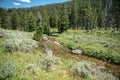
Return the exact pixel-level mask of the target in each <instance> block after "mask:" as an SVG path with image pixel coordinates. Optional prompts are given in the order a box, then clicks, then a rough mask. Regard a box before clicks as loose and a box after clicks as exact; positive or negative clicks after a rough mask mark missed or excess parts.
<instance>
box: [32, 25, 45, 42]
mask: <svg viewBox="0 0 120 80" xmlns="http://www.w3.org/2000/svg"><path fill="white" fill-rule="evenodd" d="M42 34H43V27H42V26H41V25H40V26H38V28H37V29H36V32H35V34H34V37H33V39H34V40H36V41H39V40H40V38H41V37H42Z"/></svg>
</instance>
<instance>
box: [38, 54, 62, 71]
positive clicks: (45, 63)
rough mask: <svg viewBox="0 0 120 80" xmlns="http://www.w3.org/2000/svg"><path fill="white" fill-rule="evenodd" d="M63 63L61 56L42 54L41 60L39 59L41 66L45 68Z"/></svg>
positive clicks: (48, 68)
mask: <svg viewBox="0 0 120 80" xmlns="http://www.w3.org/2000/svg"><path fill="white" fill-rule="evenodd" d="M60 63H61V60H60V58H58V57H55V56H53V57H50V56H46V55H45V56H42V58H41V59H40V61H38V64H39V67H40V68H41V69H44V70H50V69H51V68H52V67H53V65H58V64H60Z"/></svg>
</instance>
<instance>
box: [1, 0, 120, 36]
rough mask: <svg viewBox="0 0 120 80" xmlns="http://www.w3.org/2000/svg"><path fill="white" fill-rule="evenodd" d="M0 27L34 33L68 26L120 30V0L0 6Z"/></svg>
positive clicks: (74, 0)
mask: <svg viewBox="0 0 120 80" xmlns="http://www.w3.org/2000/svg"><path fill="white" fill-rule="evenodd" d="M0 27H1V28H4V29H14V30H15V29H17V30H21V31H28V32H32V31H34V30H36V29H38V28H39V29H41V32H44V33H46V34H49V31H50V28H57V29H58V31H59V32H64V31H66V30H67V29H85V30H93V29H112V30H113V31H115V30H119V29H120V0H71V1H68V2H65V3H57V4H49V5H45V6H38V7H31V8H18V9H15V8H12V9H3V8H0Z"/></svg>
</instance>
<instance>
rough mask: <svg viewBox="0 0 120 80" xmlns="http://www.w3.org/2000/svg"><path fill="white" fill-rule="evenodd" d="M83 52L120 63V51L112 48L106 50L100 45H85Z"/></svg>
mask: <svg viewBox="0 0 120 80" xmlns="http://www.w3.org/2000/svg"><path fill="white" fill-rule="evenodd" d="M83 53H84V54H86V55H89V56H93V57H96V58H99V59H102V60H106V61H109V62H113V63H117V64H119V63H120V55H119V53H116V52H113V51H111V50H106V49H104V48H101V47H100V46H98V47H93V46H85V47H84V48H83Z"/></svg>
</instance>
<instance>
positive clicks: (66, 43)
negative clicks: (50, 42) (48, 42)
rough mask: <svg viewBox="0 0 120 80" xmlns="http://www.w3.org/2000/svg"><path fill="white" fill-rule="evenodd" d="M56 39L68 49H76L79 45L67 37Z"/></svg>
mask: <svg viewBox="0 0 120 80" xmlns="http://www.w3.org/2000/svg"><path fill="white" fill-rule="evenodd" d="M57 41H58V42H59V43H60V44H62V45H64V46H65V47H67V48H69V49H76V48H78V47H79V45H78V44H77V43H75V42H73V41H71V40H68V39H64V38H58V39H57Z"/></svg>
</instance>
